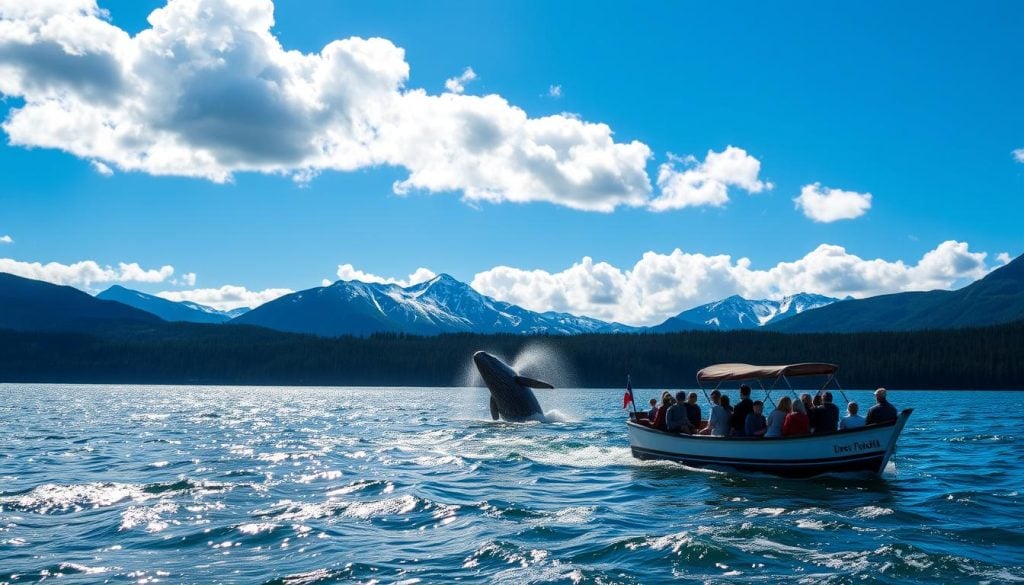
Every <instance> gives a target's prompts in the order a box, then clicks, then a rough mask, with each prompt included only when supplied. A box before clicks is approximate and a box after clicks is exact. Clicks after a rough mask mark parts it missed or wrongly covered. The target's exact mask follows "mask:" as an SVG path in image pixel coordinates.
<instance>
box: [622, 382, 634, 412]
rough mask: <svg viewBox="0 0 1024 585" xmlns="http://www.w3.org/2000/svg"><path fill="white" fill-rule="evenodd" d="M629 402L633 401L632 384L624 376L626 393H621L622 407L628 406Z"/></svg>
mask: <svg viewBox="0 0 1024 585" xmlns="http://www.w3.org/2000/svg"><path fill="white" fill-rule="evenodd" d="M630 402H633V384H631V383H630V381H629V378H626V393H625V394H623V395H622V408H629V403H630Z"/></svg>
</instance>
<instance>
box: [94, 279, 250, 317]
mask: <svg viewBox="0 0 1024 585" xmlns="http://www.w3.org/2000/svg"><path fill="white" fill-rule="evenodd" d="M96 298H98V299H102V300H105V301H117V302H119V303H121V304H124V305H128V306H129V307H135V308H136V309H141V310H143V311H146V312H147V313H150V314H153V315H156V316H157V317H160V318H161V319H163V320H164V321H188V322H190V323H224V322H226V321H230V320H231V319H233V318H235V317H237V316H239V315H242V314H244V313H246V312H247V311H248V310H249V309H248V308H242V309H233V310H231V311H220V310H217V309H214V308H213V307H207V306H206V305H200V304H199V303H193V302H190V301H181V302H176V301H169V300H167V299H163V298H160V297H158V296H154V295H148V294H146V293H143V292H139V291H137V290H132V289H129V288H125V287H123V286H120V285H117V284H115V285H114V286H112V287H110V288H108V289H107V290H105V291H103V292H101V293H100V294H98V295H96Z"/></svg>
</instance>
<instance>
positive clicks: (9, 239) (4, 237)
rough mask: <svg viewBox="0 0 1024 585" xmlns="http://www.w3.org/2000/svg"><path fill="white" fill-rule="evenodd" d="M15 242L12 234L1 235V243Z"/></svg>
mask: <svg viewBox="0 0 1024 585" xmlns="http://www.w3.org/2000/svg"><path fill="white" fill-rule="evenodd" d="M13 243H14V238H12V237H11V236H8V235H6V234H4V235H2V236H0V244H13Z"/></svg>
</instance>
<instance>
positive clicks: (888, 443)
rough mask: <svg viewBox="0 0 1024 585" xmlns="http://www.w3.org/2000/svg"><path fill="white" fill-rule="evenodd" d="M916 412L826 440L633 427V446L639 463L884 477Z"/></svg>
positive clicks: (783, 473) (789, 474) (825, 437)
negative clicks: (650, 461) (660, 461)
mask: <svg viewBox="0 0 1024 585" xmlns="http://www.w3.org/2000/svg"><path fill="white" fill-rule="evenodd" d="M911 412H913V409H910V408H908V409H906V410H904V411H903V412H902V413H900V415H899V416H898V417H897V419H896V421H895V422H892V423H888V424H884V425H871V426H868V427H862V428H859V429H853V430H847V431H839V432H835V433H828V434H821V435H806V436H802V437H786V438H770V439H765V438H749V437H710V436H700V435H697V436H695V435H679V434H674V433H667V432H664V431H659V430H656V429H652V428H651V427H648V426H644V425H640V424H637V423H635V422H632V421H630V422H627V423H626V426H627V430H628V432H629V445H630V448H631V449H632V451H633V456H634V457H637V458H638V459H665V460H669V461H677V462H679V463H682V464H684V465H688V466H690V467H728V468H733V469H738V470H742V471H758V472H763V473H771V474H774V475H781V476H785V477H811V476H814V475H819V474H822V473H836V472H867V473H873V474H880V473H882V471H883V470H885V465H886V463H888V462H889V458H890V457H891V456H892V454H893V452H894V451H895V449H896V440H897V439H898V438H899V436H900V432H902V431H903V426H904V425H905V424H906V422H907V419H908V418H909V417H910V413H911Z"/></svg>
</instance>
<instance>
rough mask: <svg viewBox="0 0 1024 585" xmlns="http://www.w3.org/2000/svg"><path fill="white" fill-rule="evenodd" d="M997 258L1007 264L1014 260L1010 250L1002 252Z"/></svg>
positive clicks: (1001, 262)
mask: <svg viewBox="0 0 1024 585" xmlns="http://www.w3.org/2000/svg"><path fill="white" fill-rule="evenodd" d="M996 260H998V261H999V263H1000V264H1003V265H1006V264H1009V263H1010V261H1011V260H1013V258H1011V257H1010V253H1009V252H1000V253H999V254H998V255H997V256H996Z"/></svg>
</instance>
